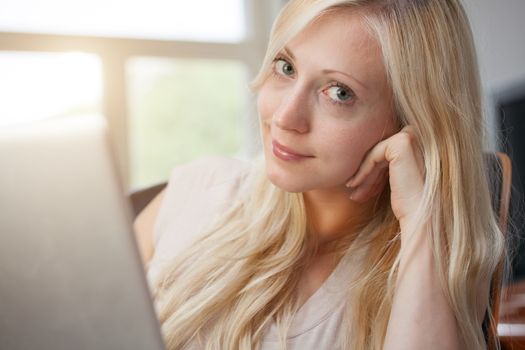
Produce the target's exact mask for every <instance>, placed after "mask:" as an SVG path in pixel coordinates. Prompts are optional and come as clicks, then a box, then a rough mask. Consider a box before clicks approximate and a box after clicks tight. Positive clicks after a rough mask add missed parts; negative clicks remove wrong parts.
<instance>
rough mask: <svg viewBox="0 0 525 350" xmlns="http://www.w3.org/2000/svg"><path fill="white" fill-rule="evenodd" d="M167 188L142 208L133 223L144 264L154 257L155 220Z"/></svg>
mask: <svg viewBox="0 0 525 350" xmlns="http://www.w3.org/2000/svg"><path fill="white" fill-rule="evenodd" d="M165 192H166V190H165V189H164V190H162V191H161V192H160V193H159V194H158V195H157V196H156V197H155V198H153V200H152V201H151V202H150V203H149V204H148V205H147V206H146V207H145V208H144V210H142V211H141V212H140V213H139V215H138V216H137V218H136V219H135V222H134V223H133V229H134V231H135V237H136V239H137V244H138V247H139V251H140V256H141V258H142V262H143V264H144V266H146V265H147V264H148V262H149V261H150V260H151V258H152V257H153V253H154V245H153V229H154V227H155V221H156V220H157V215H158V212H159V208H160V204H161V203H162V198H164V193H165Z"/></svg>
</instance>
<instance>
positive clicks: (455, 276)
mask: <svg viewBox="0 0 525 350" xmlns="http://www.w3.org/2000/svg"><path fill="white" fill-rule="evenodd" d="M343 8H348V9H349V10H352V11H360V13H362V15H363V17H364V19H365V23H367V24H368V26H369V28H370V31H371V33H372V34H373V35H374V36H375V37H376V39H377V41H378V43H379V44H380V47H381V49H382V54H383V59H384V64H385V67H386V71H387V74H388V78H389V82H390V85H391V88H392V91H393V96H394V100H395V101H394V102H395V108H396V116H397V118H398V119H399V123H400V125H411V126H412V127H413V129H414V130H415V133H416V134H417V136H418V138H419V141H420V144H421V150H422V153H423V157H424V166H425V186H424V194H423V198H424V203H423V205H422V206H421V208H420V211H419V212H418V213H417V214H418V215H419V217H420V218H421V221H422V220H423V218H424V219H425V220H429V221H430V225H431V232H432V242H433V249H434V258H435V263H436V266H437V267H438V270H439V271H440V277H441V280H442V283H443V289H444V292H445V295H446V296H447V298H448V300H449V304H450V306H451V308H452V310H453V312H454V314H455V316H456V319H457V324H458V327H459V328H460V334H461V336H462V338H463V341H464V344H465V345H466V347H467V349H481V348H485V347H486V346H487V341H486V339H485V336H484V334H483V332H482V329H481V324H482V322H483V320H482V319H480V317H479V315H478V312H477V309H478V306H479V305H480V303H483V302H484V301H483V300H479V296H480V293H479V292H478V291H479V289H480V288H482V286H483V285H484V284H486V281H488V280H490V278H491V276H492V275H493V273H494V271H495V270H496V268H497V266H498V264H499V263H500V261H501V259H502V255H503V250H504V241H503V237H502V234H501V232H500V230H499V228H498V225H497V222H496V219H495V216H494V215H493V209H492V206H491V202H490V195H489V190H488V180H487V178H486V166H485V164H484V161H483V157H482V150H483V143H482V139H483V136H484V124H483V118H482V111H481V94H480V86H479V85H480V84H479V78H478V71H477V64H476V56H475V50H474V46H473V40H472V34H471V32H470V28H469V24H468V20H467V18H466V15H465V12H464V9H463V7H462V6H461V4H460V2H459V0H397V1H396V0H354V1H352V0H346V1H343V0H292V1H290V2H289V3H288V4H287V5H286V6H285V8H284V9H283V10H282V12H281V14H280V15H279V17H278V18H277V20H276V22H275V24H274V27H273V29H272V33H271V39H270V43H269V46H268V50H267V53H266V56H265V59H264V62H263V65H262V68H261V70H260V73H259V75H258V76H257V77H256V79H255V81H254V87H255V88H257V87H258V86H260V85H261V84H263V83H264V81H265V78H266V76H267V73H268V72H269V69H270V68H271V65H272V61H273V59H274V58H275V56H276V55H277V53H278V52H279V51H280V50H281V49H282V48H283V47H284V45H285V44H286V43H287V42H288V41H289V40H290V39H291V38H293V37H294V36H295V35H297V34H298V33H299V32H300V31H301V30H302V29H303V28H304V27H305V26H307V25H308V24H309V23H310V22H311V21H312V20H314V19H315V18H318V17H319V16H322V15H323V14H325V13H327V12H329V11H334V10H339V9H343ZM241 193H244V195H242V196H241V197H240V198H239V200H238V201H237V202H236V203H234V204H233V205H232V207H231V209H230V210H229V211H228V212H227V213H225V215H224V216H223V218H222V219H221V220H220V221H219V222H217V223H215V224H214V225H213V227H211V228H210V229H209V230H208V231H207V232H206V233H205V234H204V236H203V237H202V238H201V239H199V240H198V241H197V242H196V244H194V245H193V246H192V247H191V248H190V249H188V250H187V251H186V252H184V254H182V255H181V256H179V257H177V259H176V260H174V261H173V263H172V264H171V265H170V266H169V267H168V268H167V270H166V272H165V273H164V274H163V276H162V278H161V279H159V281H158V283H157V285H156V287H155V297H156V299H157V302H158V308H159V318H160V321H161V323H162V325H163V332H164V336H165V339H166V343H167V347H168V349H181V348H183V347H184V346H185V345H188V344H189V343H190V342H201V344H202V346H201V347H203V348H206V349H256V348H258V346H259V344H260V342H261V340H262V338H263V336H264V332H265V330H266V329H267V327H268V326H269V325H270V324H271V323H273V322H275V323H276V324H277V325H278V327H279V329H281V337H282V344H283V347H284V346H285V340H284V339H285V337H286V329H287V326H288V325H289V324H290V322H291V317H292V316H293V313H294V312H295V311H296V310H297V299H296V293H295V291H296V288H297V284H298V278H299V277H298V276H299V275H300V272H301V271H302V270H303V269H304V268H305V266H307V263H308V260H309V259H311V257H312V255H313V254H314V252H313V251H312V248H311V247H312V246H314V245H312V244H311V243H312V242H311V236H310V234H309V233H310V230H309V223H308V217H307V213H306V210H305V205H304V201H303V197H302V194H300V193H299V194H298V193H287V192H284V191H282V190H281V189H279V188H276V187H275V186H274V185H272V184H271V183H270V182H269V181H268V179H267V178H266V176H265V174H264V171H263V170H262V168H261V167H256V168H255V169H254V171H253V174H252V175H251V176H250V180H249V181H248V183H247V185H246V188H245V189H244V190H243V191H241ZM363 232H366V237H367V239H366V240H364V239H363V240H361V242H362V244H365V245H366V246H367V255H366V258H365V259H364V261H363V262H362V270H361V273H360V275H359V278H358V279H357V283H356V284H354V285H353V286H352V288H353V295H354V298H352V300H348V301H347V308H346V311H345V316H344V319H343V327H342V328H341V329H347V332H342V333H341V334H340V339H339V341H340V345H341V347H342V348H344V349H377V350H379V349H381V348H382V345H383V340H384V336H385V334H386V329H387V326H388V318H389V314H390V309H391V302H392V297H393V290H394V282H393V281H395V279H393V278H391V277H392V276H394V275H395V273H396V268H397V261H398V252H399V240H395V239H393V238H394V237H397V236H396V234H397V233H398V232H399V226H398V223H397V221H396V219H395V217H394V215H393V214H392V211H391V208H390V205H389V201H388V195H387V193H386V194H383V196H382V197H381V202H380V207H379V208H378V209H377V213H376V215H375V216H374V218H373V219H372V220H371V221H370V222H369V223H368V225H367V226H366V227H365V228H364V229H363ZM362 236H364V233H363V234H362ZM349 249H353V245H352V246H350V248H349ZM349 287H350V286H348V288H349ZM485 302H486V301H485ZM487 315H488V316H489V318H490V317H491V310H490V307H489V309H488V311H487ZM492 329H493V328H492ZM488 339H489V344H488V346H489V348H496V347H497V344H496V342H494V341H493V339H495V337H494V334H493V335H492V336H491V337H490V336H489V337H488ZM490 339H492V340H490Z"/></svg>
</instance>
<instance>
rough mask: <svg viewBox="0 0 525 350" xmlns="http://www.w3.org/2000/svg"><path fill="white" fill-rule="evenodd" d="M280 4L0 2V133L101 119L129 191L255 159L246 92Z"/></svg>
mask: <svg viewBox="0 0 525 350" xmlns="http://www.w3.org/2000/svg"><path fill="white" fill-rule="evenodd" d="M283 2H285V1H284V0H265V1H259V0H221V1H216V0H196V1H191V2H188V1H160V0H152V1H145V0H143V1H133V2H129V1H127V2H126V1H124V0H89V1H88V0H79V1H74V2H71V1H65V0H48V1H46V2H41V1H38V0H5V1H4V3H3V6H2V11H0V76H2V79H0V89H3V90H2V91H1V92H2V101H1V102H0V123H7V120H8V119H9V120H10V121H9V122H10V123H12V122H13V120H17V121H21V120H24V119H31V118H32V117H33V116H37V115H38V116H39V117H40V116H42V117H43V116H44V115H57V114H68V113H77V112H101V113H102V114H103V115H104V116H105V117H106V118H107V119H108V122H109V126H110V131H111V133H112V138H113V140H114V146H115V147H114V148H115V150H116V155H117V161H118V166H119V170H120V174H121V175H122V180H123V183H124V185H125V186H126V187H127V188H136V187H141V186H147V185H149V184H153V183H155V182H158V181H162V180H165V179H166V178H167V176H168V175H169V170H170V169H171V168H172V167H173V166H175V165H177V164H179V163H181V162H185V161H187V160H189V159H192V158H195V157H199V156H202V155H209V154H218V153H220V154H225V155H234V156H237V155H239V154H242V155H243V156H251V155H253V154H254V153H255V151H256V150H257V139H258V131H257V130H256V129H255V128H254V127H253V126H254V125H256V113H255V108H253V107H252V108H250V106H252V105H253V102H254V101H253V98H252V95H251V93H250V92H249V91H248V82H249V81H250V80H251V79H252V78H253V76H254V75H255V74H256V72H257V69H258V68H259V64H260V61H261V60H262V57H263V55H264V51H265V47H266V38H267V36H268V33H269V29H270V25H271V23H272V20H273V17H274V15H275V13H276V11H277V10H278V9H279V8H280V7H281V6H282V5H283ZM15 51H16V52H18V53H16V54H14V53H13V52H15ZM21 52H23V53H21ZM81 52H82V53H81ZM12 55H15V56H12ZM52 57H53V58H52ZM38 62H40V63H38ZM42 62H47V63H45V64H44V63H42ZM52 62H55V63H52ZM56 62H62V63H56ZM14 67H18V68H14ZM15 71H18V73H16V74H15V73H14V72H15ZM5 72H9V74H10V75H9V74H8V75H9V76H10V78H9V79H11V80H9V79H8V80H6V79H5V78H4V77H5V75H4V73H5ZM20 82H23V83H22V84H19V83H20ZM17 84H18V85H17ZM218 86H220V87H218ZM44 93H45V94H48V95H44ZM17 94H18V95H17ZM4 96H9V97H8V98H7V99H6V98H4ZM11 96H17V97H11ZM45 96H47V97H45ZM24 101H31V104H28V103H24ZM21 106H23V108H21ZM24 108H27V110H25V109H24ZM31 108H33V109H31ZM15 112H16V113H18V114H16V113H15ZM15 115H16V116H15ZM22 115H25V117H24V116H22ZM5 116H9V117H5Z"/></svg>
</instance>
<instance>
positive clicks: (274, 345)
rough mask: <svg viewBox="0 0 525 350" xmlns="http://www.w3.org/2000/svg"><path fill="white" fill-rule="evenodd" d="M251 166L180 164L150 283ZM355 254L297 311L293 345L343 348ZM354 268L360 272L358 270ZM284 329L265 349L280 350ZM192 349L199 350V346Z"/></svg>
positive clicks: (165, 206) (160, 223)
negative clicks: (341, 336)
mask: <svg viewBox="0 0 525 350" xmlns="http://www.w3.org/2000/svg"><path fill="white" fill-rule="evenodd" d="M249 169H250V167H249V164H247V163H243V162H240V161H237V160H233V159H224V158H207V159H204V160H200V161H197V162H193V163H190V164H188V165H184V166H180V167H177V168H176V169H175V170H174V171H173V172H172V175H171V177H170V180H169V184H168V187H167V189H166V194H165V196H164V200H163V203H162V205H161V208H160V211H159V215H158V218H157V222H156V225H155V233H154V241H155V242H154V244H155V254H154V256H153V258H152V260H151V262H150V265H149V267H148V278H149V279H150V281H153V279H154V278H155V277H156V276H157V275H158V273H159V269H160V268H161V267H162V265H163V263H165V262H166V261H167V260H169V259H170V258H172V257H174V256H176V255H177V254H178V253H179V252H181V251H183V250H184V249H185V248H186V247H188V245H189V244H191V242H192V241H193V240H195V239H196V238H197V237H198V236H199V234H201V233H202V230H203V229H204V228H205V227H206V225H208V224H209V223H210V222H211V221H213V220H214V219H215V218H217V217H218V215H221V213H223V212H224V210H225V209H226V208H228V206H229V205H231V203H232V202H233V200H234V199H235V198H236V196H237V195H238V194H239V193H238V189H239V188H240V187H241V185H242V183H243V181H244V180H245V179H246V175H247V173H248V171H249ZM355 259H356V258H355V257H353V256H350V254H346V256H344V257H343V259H342V260H341V262H340V263H339V264H338V265H337V267H336V269H335V270H334V272H333V273H332V274H331V275H330V276H329V277H328V279H327V280H326V281H325V282H324V283H323V284H322V286H321V287H320V288H319V289H318V290H317V291H316V292H315V293H314V294H313V295H312V296H311V297H310V298H309V299H308V300H307V301H306V303H305V304H304V305H303V306H302V307H301V308H300V309H299V311H298V312H297V314H296V316H295V318H294V320H293V322H292V325H291V328H290V330H289V333H288V338H287V342H288V349H290V350H296V349H297V350H299V349H300V350H309V349H312V350H321V349H338V347H337V346H336V339H337V337H336V335H337V334H338V333H339V332H340V331H341V329H340V324H341V319H342V315H343V309H344V305H345V298H347V297H348V292H347V291H346V288H344V287H343V286H344V285H348V283H349V280H350V278H349V276H352V275H355V269H356V265H357V264H355V262H356V261H355ZM352 271H354V272H352ZM279 348H280V347H279V340H278V331H277V327H276V326H275V325H272V326H271V327H270V328H269V329H268V331H267V333H266V335H265V337H264V340H263V343H262V346H261V349H262V350H270V349H279ZM190 349H192V350H193V349H198V347H197V346H196V345H195V344H194V345H193V346H190Z"/></svg>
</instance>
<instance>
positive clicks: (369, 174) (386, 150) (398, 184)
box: [347, 127, 424, 219]
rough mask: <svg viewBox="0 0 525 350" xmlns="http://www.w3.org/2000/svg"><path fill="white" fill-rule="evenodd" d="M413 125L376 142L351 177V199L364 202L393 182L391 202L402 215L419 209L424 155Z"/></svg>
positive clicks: (398, 213) (393, 207)
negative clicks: (387, 182)
mask: <svg viewBox="0 0 525 350" xmlns="http://www.w3.org/2000/svg"><path fill="white" fill-rule="evenodd" d="M416 140H417V139H416V137H415V136H414V134H413V130H412V128H411V127H405V128H403V129H402V130H401V131H400V132H398V133H396V134H394V135H392V136H391V137H389V138H387V139H385V140H383V141H381V142H379V143H378V144H377V145H376V146H374V147H373V148H372V149H371V150H370V151H369V153H368V154H367V156H366V157H365V159H364V160H363V162H362V163H361V166H360V168H359V170H358V171H357V172H356V174H355V175H354V176H353V177H352V178H351V179H350V180H349V181H348V183H347V186H348V187H351V188H352V193H351V196H350V197H351V199H352V200H355V201H358V202H362V201H366V200H368V199H370V198H371V197H372V196H374V195H377V194H378V193H379V192H380V191H381V190H382V189H383V188H384V186H385V184H386V181H389V182H390V189H391V202H392V203H391V204H392V209H393V210H394V213H395V214H396V217H397V218H398V219H401V218H402V217H404V216H406V215H407V214H408V213H410V212H412V211H414V210H415V208H416V207H417V205H419V197H420V194H421V192H422V186H423V169H424V164H423V158H422V155H421V152H420V149H419V145H418V143H417V141H416Z"/></svg>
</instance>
